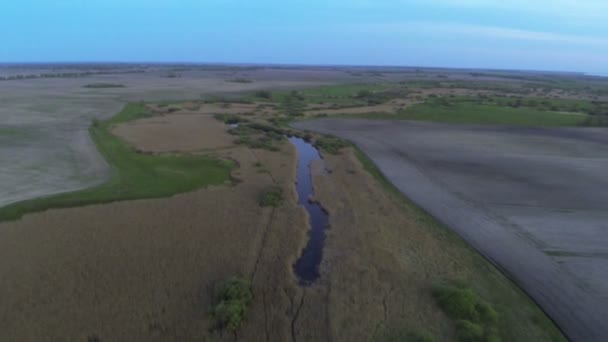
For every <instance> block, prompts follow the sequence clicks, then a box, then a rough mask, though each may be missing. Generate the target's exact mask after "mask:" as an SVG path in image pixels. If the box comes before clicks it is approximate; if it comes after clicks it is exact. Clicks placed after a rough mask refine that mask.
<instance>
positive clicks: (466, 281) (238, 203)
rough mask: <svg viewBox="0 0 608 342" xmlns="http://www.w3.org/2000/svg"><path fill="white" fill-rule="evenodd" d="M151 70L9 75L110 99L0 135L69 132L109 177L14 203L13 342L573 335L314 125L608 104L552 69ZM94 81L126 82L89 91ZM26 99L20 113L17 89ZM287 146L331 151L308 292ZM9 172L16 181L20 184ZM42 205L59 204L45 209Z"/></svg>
mask: <svg viewBox="0 0 608 342" xmlns="http://www.w3.org/2000/svg"><path fill="white" fill-rule="evenodd" d="M150 73H154V76H153V75H151V74H150ZM150 73H148V72H142V73H139V72H138V73H133V74H118V75H106V74H104V75H103V78H104V79H105V78H109V79H108V80H103V81H102V80H91V79H88V78H96V77H99V78H102V77H101V76H100V75H88V76H82V77H85V78H87V79H86V80H84V79H83V80H80V78H66V79H63V78H59V79H56V78H53V79H52V80H49V79H48V78H27V77H23V78H14V79H11V80H6V81H5V83H11V82H17V83H14V84H22V86H23V87H24V88H26V90H27V89H30V90H31V88H36V87H39V88H37V89H38V90H37V91H42V88H43V87H44V85H40V83H38V82H51V81H53V82H59V83H60V84H67V83H63V82H68V83H70V84H71V85H70V86H67V85H66V88H65V89H64V91H65V92H66V93H69V92H68V91H67V89H76V88H77V89H78V92H86V93H87V94H89V95H91V96H92V95H93V93H90V92H96V93H95V96H94V97H97V98H99V97H101V98H105V99H107V100H103V101H100V102H98V103H97V104H95V106H97V107H95V108H96V109H95V110H91V111H90V113H91V114H90V116H84V117H82V118H80V119H79V120H80V121H77V123H71V124H70V125H68V124H67V123H66V121H63V120H64V119H62V118H63V116H64V114H62V112H65V109H62V108H63V105H62V104H61V103H62V102H59V101H58V102H56V106H57V107H56V108H55V111H54V113H55V114H54V115H55V117H54V120H50V121H49V127H51V128H52V129H51V128H48V127H47V128H41V126H40V124H39V123H37V120H36V119H35V117H34V116H30V117H29V118H30V119H29V121H28V122H25V121H24V119H25V118H27V116H23V115H22V116H11V117H9V118H11V120H12V121H13V124H12V125H11V127H6V128H4V127H3V128H2V130H0V139H10V137H13V136H14V137H16V138H15V139H14V140H9V141H10V142H11V143H13V145H12V150H10V151H12V152H11V153H12V155H13V156H14V155H15V154H16V153H17V152H15V151H20V150H19V146H20V145H19V144H20V143H19V141H25V142H27V144H26V147H27V146H29V147H31V146H33V145H32V144H34V142H32V140H28V139H27V137H28V136H30V135H33V136H34V137H35V138H36V139H39V142H38V143H39V144H40V143H42V142H43V141H46V144H48V145H49V146H48V148H49V149H51V150H53V149H57V148H59V146H60V145H61V143H57V142H55V140H54V139H56V137H57V135H56V134H58V133H57V132H59V131H64V130H65V131H70V132H72V134H74V135H75V136H77V135H79V134H82V132H86V133H87V134H86V135H85V137H90V141H91V146H92V147H94V150H95V151H98V152H99V158H100V160H101V162H100V163H98V165H99V166H100V167H99V169H97V170H96V171H94V172H92V173H91V174H88V175H89V176H91V175H95V174H98V175H99V176H96V177H92V178H91V177H83V179H77V181H76V182H67V183H64V184H63V185H61V184H59V185H57V183H55V182H52V183H53V184H52V186H50V187H47V188H45V189H44V192H31V193H30V195H29V196H26V197H23V198H22V199H24V200H23V201H18V200H17V198H18V197H14V199H15V200H13V201H12V202H13V203H12V204H8V203H7V204H8V205H6V206H4V207H2V208H0V220H2V221H4V222H2V223H0V250H2V255H3V258H1V260H2V261H0V274H2V275H7V276H3V277H1V279H2V280H0V296H2V297H3V298H5V299H6V300H4V301H3V303H4V304H3V308H2V310H1V311H0V320H2V322H4V326H5V327H6V328H5V329H2V331H1V332H0V339H6V340H23V339H40V338H48V339H52V340H61V339H69V340H87V339H88V340H89V341H99V340H101V341H114V340H130V341H156V340H158V341H198V340H208V341H223V340H234V339H241V340H247V341H258V340H259V341H262V340H276V341H287V340H292V341H318V340H335V341H358V340H361V341H370V340H371V341H394V340H414V341H415V340H425V341H432V340H441V341H443V340H447V341H450V340H465V337H466V336H474V338H477V339H478V340H487V341H491V340H496V339H500V340H505V341H508V340H521V341H559V340H564V337H563V335H562V333H561V332H560V330H559V329H558V328H557V327H556V326H555V325H554V324H553V322H552V321H551V320H550V319H549V318H548V317H547V316H546V315H545V313H544V312H543V311H542V310H541V309H540V308H539V307H538V306H537V305H536V304H535V303H534V302H533V301H532V300H531V299H530V298H529V297H528V295H527V294H526V293H524V292H523V291H522V290H521V289H520V288H519V287H518V286H517V285H516V284H514V283H513V282H512V281H511V280H510V279H509V278H507V277H506V276H505V275H504V274H503V273H502V271H503V269H502V268H501V269H500V270H499V269H497V268H496V267H495V266H494V265H493V264H492V263H490V262H489V261H488V260H486V259H485V258H484V256H487V255H485V254H484V256H482V255H480V254H479V253H478V252H477V250H476V249H473V248H471V247H470V245H469V244H467V242H465V240H466V241H468V240H467V239H466V238H465V239H464V240H463V239H462V238H461V235H457V234H456V233H454V231H452V230H451V229H450V228H452V227H451V226H450V227H447V226H445V225H443V224H441V223H439V222H438V221H437V220H436V219H435V218H433V217H432V216H430V215H429V214H427V212H425V211H423V210H421V209H420V208H419V207H418V206H417V205H416V204H414V202H412V201H410V199H409V198H408V197H406V196H408V195H409V193H408V191H404V192H403V193H402V192H400V191H399V190H402V189H401V188H399V189H397V188H395V187H394V186H393V185H392V184H391V183H390V182H389V179H390V180H391V181H394V180H393V179H391V178H390V177H388V178H385V176H384V173H385V169H384V168H383V163H382V162H378V160H377V159H375V155H374V153H373V151H371V150H370V148H369V147H368V146H366V145H362V146H360V147H361V148H362V150H363V152H365V154H363V153H362V152H361V150H359V149H358V148H357V147H356V146H353V145H352V144H351V143H349V142H347V141H345V140H342V139H340V138H337V137H333V136H328V135H323V134H320V133H315V132H313V131H312V130H311V131H305V130H302V128H307V129H308V128H311V129H312V128H314V125H317V124H318V123H319V122H333V121H331V120H333V118H334V117H340V118H343V119H344V120H345V122H352V123H353V124H354V123H356V122H358V121H357V120H354V121H353V119H352V118H353V117H355V118H371V119H373V120H370V121H369V122H368V123H366V125H367V126H368V127H370V128H374V127H375V125H382V124H383V123H384V122H385V121H382V120H378V119H392V120H397V122H403V123H404V124H405V123H406V122H410V121H409V120H415V121H434V122H436V121H442V122H445V123H450V122H451V123H459V124H460V125H455V127H461V126H462V125H465V126H462V127H467V126H466V124H467V123H476V124H490V125H493V124H501V125H508V126H509V127H510V126H512V125H515V126H573V127H577V126H584V125H596V126H599V125H603V121H602V119H599V120H598V119H596V118H602V117H603V115H604V112H603V108H604V107H603V105H602V103H603V102H602V101H604V100H603V99H602V98H601V95H597V92H594V91H588V90H585V88H584V86H579V85H578V83H577V82H580V81H579V80H578V79H575V80H568V87H557V86H555V83H554V82H547V80H546V78H545V77H543V78H540V79H535V81H534V84H533V85H530V84H529V82H528V81H526V82H524V81H521V80H509V81H505V80H503V81H501V82H502V83H501V82H498V85H500V86H497V84H496V83H497V81H496V80H495V79H496V78H497V76H496V75H492V76H491V80H492V81H490V80H487V81H484V77H485V76H475V77H473V76H471V75H470V74H469V73H463V72H453V73H447V74H443V73H444V72H443V71H439V72H438V71H428V72H426V73H420V72H414V71H411V70H397V71H395V70H380V71H379V70H370V71H368V70H363V71H361V70H349V69H345V70H340V69H321V70H307V71H306V72H303V71H302V70H298V69H292V70H290V69H286V70H280V69H272V68H268V69H264V68H260V69H256V68H253V69H251V68H242V69H239V68H224V69H222V68H216V69H210V70H208V69H203V68H200V69H197V68H192V70H184V69H177V70H174V69H171V70H168V69H166V68H164V69H163V68H161V69H159V70H156V71H153V72H150ZM169 74H171V75H174V76H177V75H179V77H168V76H167V75H169ZM210 74H211V75H213V77H211V76H209V75H210ZM437 75H442V76H443V77H441V78H438V77H437ZM150 77H154V78H157V77H158V78H162V80H163V81H162V82H160V83H157V85H156V86H155V87H154V89H151V87H150V86H149V85H148V86H147V88H145V89H142V88H141V84H143V83H146V81H145V80H144V79H142V78H150ZM471 78H475V80H474V81H472V80H471ZM435 79H440V80H441V81H436V80H435ZM149 80H150V79H148V81H149ZM203 80H204V81H203ZM245 80H246V81H245ZM163 82H164V83H163ZM490 82H491V83H490ZM96 83H107V84H124V85H125V87H92V88H91V87H84V86H83V85H86V84H96ZM148 84H152V83H148ZM0 86H2V85H0ZM593 86H594V87H597V89H601V87H602V86H603V85H602V84H599V85H595V84H594V85H593ZM178 87H179V90H176V89H178ZM543 87H544V88H543ZM210 89H213V90H214V91H213V92H212V91H211V90H210ZM505 89H507V90H505ZM546 89H549V90H546ZM593 89H596V88H593ZM593 89H592V90H593ZM597 91H599V90H597ZM97 92H100V93H97ZM14 94H15V93H13V96H16V95H14ZM70 96H71V95H70ZM555 96H557V98H554V97H555ZM597 96H600V97H598V98H596V97H597ZM519 97H521V98H522V99H520V101H521V103H519V102H517V98H519ZM572 97H577V99H576V100H572V99H571V98H572ZM92 98H93V96H92ZM530 99H535V100H534V102H530ZM63 100H65V98H64V99H63ZM126 100H129V101H126ZM12 101H13V102H14V103H15V105H14V106H15V108H16V107H18V106H17V103H18V99H17V97H14V98H13V100H12ZM48 101H49V102H45V104H44V105H45V106H48V105H49V104H50V103H51V101H50V100H48ZM91 101H92V100H91ZM104 101H107V102H104ZM510 101H515V102H513V103H512V102H510ZM543 101H545V102H546V101H550V103H549V105H547V104H546V103H544V102H543ZM572 101H576V108H574V106H573V102H572ZM9 102H10V101H9ZM124 102H128V103H127V104H125V105H124V106H122V109H121V107H118V108H115V107H117V106H118V104H124ZM91 103H93V102H89V103H88V104H87V103H83V104H81V105H82V106H83V107H87V106H90V105H91ZM517 103H519V104H517ZM40 105H41V106H42V103H40ZM103 108H105V109H103ZM110 109H115V110H114V111H113V113H109V112H108V111H109V110H110ZM38 110H40V109H36V111H38ZM101 112H103V113H104V114H103V115H101V114H99V113H101ZM22 113H26V112H25V111H23V112H22ZM29 113H30V114H32V113H34V110H33V109H32V111H30V112H29ZM116 113H118V114H116ZM328 117H330V118H332V119H330V120H328V121H325V120H324V118H328ZM589 118H593V119H594V120H595V121H593V122H590V121H589V120H587V119H589ZM46 119H49V117H47V118H46ZM315 119H321V120H315ZM349 120H351V121H349ZM9 121H10V120H9ZM296 121H301V122H296ZM392 123H393V124H394V122H392ZM421 124H424V123H421ZM54 125H55V126H54ZM307 125H312V126H307ZM344 125H345V127H346V126H347V125H348V124H344ZM59 127H61V129H59ZM67 127H70V129H68V128H67ZM488 127H502V126H488ZM55 129H56V130H57V131H55ZM455 129H458V128H455ZM522 129H528V128H527V127H526V128H522ZM569 129H574V128H569ZM316 130H319V131H322V129H316ZM37 132H45V134H36V133H37ZM326 133H329V132H326ZM89 134H90V135H89ZM335 134H336V135H338V136H341V133H340V132H339V131H336V132H335ZM398 135H399V134H398V133H396V134H391V136H398ZM287 136H299V137H302V138H303V139H304V140H305V141H308V142H310V143H311V144H313V145H315V146H316V147H317V148H318V149H319V151H320V153H321V155H322V157H323V160H322V161H316V162H313V163H312V164H311V165H310V175H311V177H312V184H313V186H314V197H313V198H310V199H306V200H312V201H314V202H315V203H318V205H319V206H321V207H322V208H323V210H324V211H326V212H327V215H328V217H329V229H327V231H326V236H325V238H324V243H323V245H322V248H323V252H322V253H323V254H322V255H323V258H322V261H321V264H320V266H319V274H320V277H319V279H317V280H315V281H314V282H312V284H308V285H302V284H301V283H299V282H298V279H297V277H296V276H295V274H294V269H293V265H294V264H295V262H296V260H298V258H299V256H300V254H301V252H302V249H303V248H304V246H305V245H306V244H307V241H308V231H309V229H310V227H309V224H308V214H307V212H306V210H304V208H303V207H302V206H300V205H298V198H297V192H296V185H295V183H296V165H297V162H298V150H297V149H296V148H295V147H294V145H292V144H290V143H289V141H288V140H287ZM387 136H388V135H387ZM347 138H349V140H352V141H353V142H355V143H358V142H357V141H356V139H351V137H347ZM20 139H23V140H20ZM33 141H35V140H33ZM84 141H86V140H84ZM438 141H439V140H438ZM62 146H63V145H62ZM68 146H69V145H68ZM79 146H81V145H79ZM4 148H7V147H4ZM23 151H24V153H25V151H27V149H24V150H23ZM48 153H49V152H48V151H46V152H45V154H48ZM41 154H42V152H41ZM58 155H62V154H58ZM63 155H65V156H67V155H69V154H63ZM95 155H96V154H95V153H90V151H88V152H84V153H83V152H82V151H81V152H77V153H76V154H75V156H77V158H85V159H83V160H86V157H84V156H89V157H91V156H95ZM93 158H94V157H93ZM372 161H373V162H372ZM57 162H59V164H54V165H55V166H56V167H57V168H61V167H63V166H64V165H63V164H62V161H61V160H59V161H57ZM375 164H378V165H379V166H380V168H379V169H378V168H376V165H375ZM51 165H53V164H52V163H51ZM62 165H63V166H62ZM13 167H14V170H16V169H17V168H18V167H19V165H15V166H13ZM70 167H72V166H70ZM68 169H69V168H68ZM24 172H25V173H27V172H31V170H25V171H24ZM4 177H11V178H10V179H11V180H12V181H13V182H16V184H17V183H18V182H17V180H18V179H21V178H20V177H23V175H18V174H17V173H15V172H13V173H7V174H5V175H4ZM5 179H9V178H5ZM397 185H398V182H397ZM24 186H26V185H24ZM29 186H30V187H31V186H32V184H29ZM26 188H27V187H26ZM26 188H24V189H26ZM78 189H80V190H78ZM71 190H72V191H71ZM73 190H76V191H73ZM22 192H27V191H25V190H24V191H22ZM56 192H61V193H59V194H54V193H56ZM36 194H40V195H44V196H43V197H40V198H31V197H36V196H35V195H36ZM404 194H405V195H406V196H404ZM414 200H415V198H414ZM424 209H425V210H427V211H429V212H433V211H432V210H429V208H427V207H425V208H424ZM456 232H458V233H460V232H459V231H458V230H456ZM473 245H474V244H473ZM474 246H475V245H474ZM475 247H476V248H477V247H478V246H475ZM9 275H10V276H9ZM234 279H238V282H237V283H236V284H241V285H242V288H240V289H239V290H238V291H239V295H240V296H241V297H239V298H244V299H243V302H242V303H239V304H238V305H237V304H235V303H237V301H236V300H235V299H232V297H230V296H228V295H221V294H220V295H218V294H217V291H218V288H219V289H221V288H222V284H226V283H228V284H230V281H231V280H234ZM233 283H234V282H233ZM518 284H519V283H518ZM249 291H250V293H249ZM9 294H10V295H9ZM447 297H450V298H453V300H448V299H446V298H447ZM230 310H232V311H230ZM462 312H467V313H465V314H462Z"/></svg>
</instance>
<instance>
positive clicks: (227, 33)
mask: <svg viewBox="0 0 608 342" xmlns="http://www.w3.org/2000/svg"><path fill="white" fill-rule="evenodd" d="M0 32H2V33H3V34H2V39H1V40H0V62H95V61H100V62H212V63H273V64H274V63H276V64H331V65H403V66H422V67H425V66H426V67H460V68H493V69H522V70H555V71H581V72H592V73H608V1H607V0H498V1H494V0H333V1H332V0H19V1H9V0H5V1H1V2H0Z"/></svg>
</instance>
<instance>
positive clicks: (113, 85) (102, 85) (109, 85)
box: [83, 83, 125, 88]
mask: <svg viewBox="0 0 608 342" xmlns="http://www.w3.org/2000/svg"><path fill="white" fill-rule="evenodd" d="M83 88H125V85H124V84H120V83H91V84H86V85H84V86H83Z"/></svg>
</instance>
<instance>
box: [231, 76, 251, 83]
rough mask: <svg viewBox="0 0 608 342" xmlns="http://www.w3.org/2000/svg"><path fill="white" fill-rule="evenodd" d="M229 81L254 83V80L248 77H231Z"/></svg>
mask: <svg viewBox="0 0 608 342" xmlns="http://www.w3.org/2000/svg"><path fill="white" fill-rule="evenodd" d="M227 82H233V83H253V80H250V79H248V78H240V77H237V78H233V79H230V80H228V81H227Z"/></svg>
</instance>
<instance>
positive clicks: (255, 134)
mask: <svg viewBox="0 0 608 342" xmlns="http://www.w3.org/2000/svg"><path fill="white" fill-rule="evenodd" d="M228 133H230V134H232V135H235V136H237V138H236V139H235V141H234V142H235V143H236V144H242V145H246V146H248V147H251V148H259V149H265V150H269V151H278V150H279V148H280V144H282V143H283V142H284V141H285V132H283V130H282V129H280V128H277V127H274V126H271V125H265V124H262V123H247V124H242V125H239V126H238V127H235V128H231V129H230V130H229V131H228Z"/></svg>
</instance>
